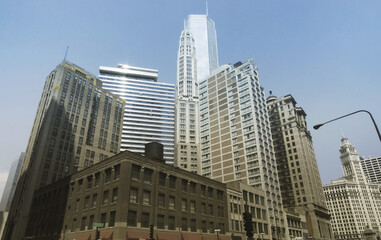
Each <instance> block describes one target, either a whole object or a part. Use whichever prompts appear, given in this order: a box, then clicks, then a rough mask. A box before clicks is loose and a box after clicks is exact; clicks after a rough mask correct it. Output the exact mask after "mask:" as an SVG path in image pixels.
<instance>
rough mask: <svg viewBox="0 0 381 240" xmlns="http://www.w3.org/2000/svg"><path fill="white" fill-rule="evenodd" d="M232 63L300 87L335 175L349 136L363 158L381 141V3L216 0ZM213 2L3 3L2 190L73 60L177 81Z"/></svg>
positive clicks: (288, 89) (264, 79)
mask: <svg viewBox="0 0 381 240" xmlns="http://www.w3.org/2000/svg"><path fill="white" fill-rule="evenodd" d="M208 6H209V16H210V17H211V18H212V19H213V20H214V21H215V24H216V29H217V38H218V50H219V62H220V64H224V63H232V64H234V63H235V62H237V61H246V60H248V59H254V61H255V63H256V64H257V65H258V68H259V73H260V81H261V84H262V86H263V87H264V88H265V91H266V94H268V91H270V90H272V91H273V94H274V95H276V96H278V97H280V96H284V95H287V94H292V95H293V96H294V98H295V99H296V101H297V102H298V105H299V106H300V107H302V108H303V109H304V110H305V112H306V113H307V122H308V125H309V128H310V130H311V133H312V136H313V141H314V147H315V152H316V156H317V161H318V165H319V169H320V173H321V176H322V181H323V183H325V184H326V183H329V182H330V180H332V179H336V178H339V177H341V176H342V171H341V165H340V159H339V152H338V148H339V146H340V138H341V135H342V134H344V135H345V136H346V137H348V138H349V141H350V142H351V143H353V144H354V145H355V147H356V148H357V151H358V152H359V154H360V155H362V156H380V155H381V142H380V141H379V140H378V138H377V135H376V131H375V129H374V126H373V125H372V122H371V120H370V118H369V116H367V115H366V114H364V113H360V114H357V115H353V116H351V117H348V118H345V119H342V120H340V121H337V122H334V123H331V124H329V125H326V126H324V127H322V128H321V129H320V130H318V131H315V130H313V129H312V126H313V125H315V124H317V123H319V122H324V121H326V120H330V119H332V118H335V117H338V116H341V115H344V114H347V113H350V112H353V111H356V110H359V109H366V110H369V111H370V112H371V113H372V114H373V116H374V118H375V120H376V122H377V123H378V124H379V125H380V124H381V99H380V90H381V78H380V76H381V66H380V63H381V44H380V43H381V15H380V14H379V13H380V12H381V2H380V1H368V0H364V1H352V0H345V1H344V0H338V1H331V0H327V1H305V0H292V1H288V0H279V1H264V0H261V1H256V0H255V1H254V0H235V1H233V0H231V1H228V0H209V1H208ZM205 12H206V11H205V1H204V0H161V1H159V0H139V1H127V0H124V1H113V0H111V1H100V0H92V1H89V0H83V1H74V0H67V1H55V0H51V1H48V0H35V1H17V0H16V1H8V0H5V1H1V2H0V66H1V83H2V87H1V90H0V91H1V92H0V101H1V103H2V104H1V105H0V110H1V113H2V114H1V118H0V132H1V135H0V151H1V158H0V193H1V192H2V185H3V184H4V183H3V182H4V178H5V177H6V174H7V171H8V169H9V167H10V165H11V161H13V160H14V159H16V158H17V157H18V155H19V153H20V152H21V151H25V149H26V144H27V141H28V138H29V134H30V131H31V128H32V124H33V121H34V116H35V112H36V109H37V105H38V101H39V98H40V96H41V92H42V88H43V84H44V81H45V77H46V76H47V75H48V74H49V72H50V71H51V70H53V69H54V68H55V66H56V65H58V64H59V63H60V61H62V59H63V58H64V55H65V50H66V47H67V46H69V52H68V56H67V59H68V60H69V61H71V62H73V63H75V64H77V65H79V66H81V67H83V68H84V69H86V70H88V71H89V72H91V73H93V74H98V68H99V66H100V65H103V66H116V65H117V64H118V63H125V64H130V65H133V66H138V67H145V68H154V69H158V70H159V81H161V82H170V83H175V81H176V56H177V48H178V39H179V36H180V33H181V30H182V29H183V20H184V18H185V16H186V15H188V14H205Z"/></svg>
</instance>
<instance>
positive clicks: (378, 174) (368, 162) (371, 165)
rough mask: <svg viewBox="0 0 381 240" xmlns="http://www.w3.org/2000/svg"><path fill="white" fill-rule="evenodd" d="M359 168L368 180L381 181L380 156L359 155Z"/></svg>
mask: <svg viewBox="0 0 381 240" xmlns="http://www.w3.org/2000/svg"><path fill="white" fill-rule="evenodd" d="M360 163H361V168H362V170H363V171H364V174H365V176H366V177H367V179H368V180H369V181H370V182H374V183H381V157H375V158H371V157H369V158H363V157H360Z"/></svg>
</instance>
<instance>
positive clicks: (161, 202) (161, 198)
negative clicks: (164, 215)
mask: <svg viewBox="0 0 381 240" xmlns="http://www.w3.org/2000/svg"><path fill="white" fill-rule="evenodd" d="M158 205H159V208H165V195H164V194H162V193H159V196H158Z"/></svg>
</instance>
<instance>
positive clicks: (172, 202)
mask: <svg viewBox="0 0 381 240" xmlns="http://www.w3.org/2000/svg"><path fill="white" fill-rule="evenodd" d="M175 200H176V199H175V197H174V196H169V198H168V208H169V209H175V206H176V205H175Z"/></svg>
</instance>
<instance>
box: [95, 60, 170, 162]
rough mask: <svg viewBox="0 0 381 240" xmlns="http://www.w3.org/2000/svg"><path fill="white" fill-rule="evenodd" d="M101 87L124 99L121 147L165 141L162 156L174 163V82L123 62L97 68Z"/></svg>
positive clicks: (137, 149) (141, 147) (132, 148)
mask: <svg viewBox="0 0 381 240" xmlns="http://www.w3.org/2000/svg"><path fill="white" fill-rule="evenodd" d="M99 78H100V79H101V80H102V82H103V87H104V88H105V89H107V90H109V91H110V92H112V93H114V94H116V95H118V96H120V97H121V98H123V99H124V100H125V101H126V104H125V111H124V118H123V130H122V141H121V146H120V149H121V151H125V150H129V151H132V152H137V153H141V154H143V153H144V145H145V144H146V143H149V142H159V143H161V144H163V145H164V159H165V160H166V162H167V163H168V164H173V159H174V121H175V120H174V111H175V109H174V108H175V85H174V84H169V83H160V82H158V81H157V78H158V71H157V70H153V69H147V68H138V67H133V66H129V65H125V64H119V65H118V67H116V68H115V67H104V66H101V67H100V68H99Z"/></svg>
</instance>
